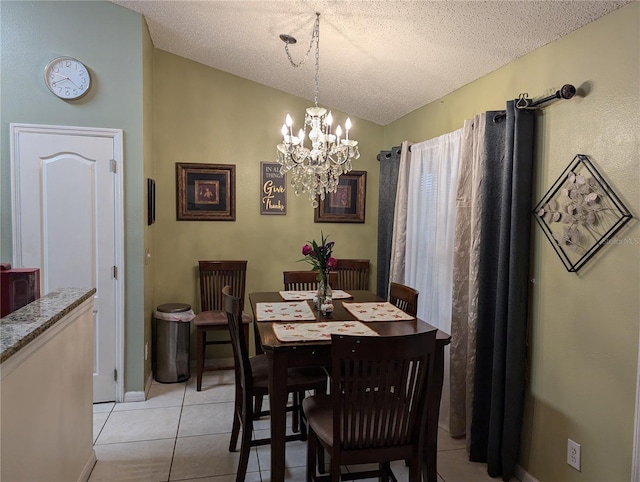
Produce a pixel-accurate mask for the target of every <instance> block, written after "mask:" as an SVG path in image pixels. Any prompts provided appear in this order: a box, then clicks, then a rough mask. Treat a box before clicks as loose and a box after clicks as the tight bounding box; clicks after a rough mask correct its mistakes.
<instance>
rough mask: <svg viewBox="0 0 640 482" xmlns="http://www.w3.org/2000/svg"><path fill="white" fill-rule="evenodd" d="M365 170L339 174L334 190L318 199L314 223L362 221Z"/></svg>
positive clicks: (365, 184)
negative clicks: (322, 199) (322, 198)
mask: <svg viewBox="0 0 640 482" xmlns="http://www.w3.org/2000/svg"><path fill="white" fill-rule="evenodd" d="M366 189H367V172H366V171H351V172H349V173H347V174H342V175H341V176H340V181H339V182H338V187H337V189H336V192H331V193H328V194H327V196H326V197H325V198H324V201H321V200H318V202H319V205H318V207H317V208H316V209H315V214H314V221H315V222H316V223H364V205H365V198H366V197H365V196H366Z"/></svg>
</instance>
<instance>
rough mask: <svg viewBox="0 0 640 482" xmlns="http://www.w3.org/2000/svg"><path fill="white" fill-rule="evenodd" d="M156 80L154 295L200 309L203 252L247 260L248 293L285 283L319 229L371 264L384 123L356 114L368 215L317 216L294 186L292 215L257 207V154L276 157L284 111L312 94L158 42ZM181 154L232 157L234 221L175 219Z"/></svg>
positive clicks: (343, 252)
mask: <svg viewBox="0 0 640 482" xmlns="http://www.w3.org/2000/svg"><path fill="white" fill-rule="evenodd" d="M311 81H312V79H310V82H311ZM153 82H154V106H155V111H154V112H155V142H154V149H155V166H154V169H155V174H156V183H157V184H156V189H157V208H156V209H157V221H156V224H155V250H154V252H153V253H152V258H153V259H155V260H156V261H155V280H156V281H155V296H156V302H157V304H162V303H169V302H182V303H189V304H191V305H192V307H193V308H194V310H195V311H196V312H197V311H198V310H199V301H198V273H197V265H198V260H202V259H246V260H248V266H247V270H248V273H247V293H251V292H253V291H273V290H278V289H282V271H283V270H288V269H309V267H308V265H307V264H304V263H298V262H297V260H299V259H300V258H301V257H302V254H301V248H302V245H303V244H304V243H305V242H306V241H307V240H310V239H319V238H320V232H321V231H322V232H324V234H325V235H329V236H330V239H331V240H333V241H335V243H336V246H335V249H334V255H335V256H336V257H343V258H355V257H357V258H369V259H371V261H372V269H373V271H374V273H375V269H376V263H375V259H376V249H377V247H376V245H377V228H378V224H377V211H378V196H377V186H378V161H377V160H376V156H377V154H378V152H379V151H380V150H381V149H382V148H383V143H382V133H383V129H382V127H380V126H378V125H375V124H372V123H370V122H366V121H363V120H361V119H357V118H352V121H353V129H352V136H353V137H354V138H355V139H357V140H358V141H359V143H360V147H361V149H360V154H361V157H360V159H359V160H357V161H355V162H354V163H353V164H354V170H361V171H366V172H367V197H366V208H365V223H364V224H344V223H342V224H335V223H331V224H327V223H314V220H313V219H314V211H313V208H312V206H311V202H310V201H309V198H308V197H307V196H306V194H305V195H302V196H300V197H297V196H296V195H295V194H294V193H293V191H289V192H288V193H287V214H286V215H284V216H281V215H260V198H261V184H260V162H262V161H265V162H275V158H276V145H277V144H278V143H279V142H280V141H281V134H280V126H282V123H283V122H284V118H285V115H286V113H287V112H290V113H291V115H292V116H294V118H295V117H297V118H298V119H300V118H301V117H302V115H303V114H304V110H305V109H306V108H307V107H309V106H310V105H311V104H312V102H310V101H307V100H304V99H301V98H298V97H294V96H291V95H288V94H285V93H283V92H280V91H277V90H274V89H271V88H268V87H265V86H263V85H260V84H257V83H255V82H251V81H248V80H245V79H242V78H239V77H236V76H233V75H230V74H227V73H224V72H221V71H218V70H215V69H211V68H209V67H206V66H204V65H202V64H198V63H196V62H192V61H189V60H186V59H184V58H182V57H178V56H175V55H172V54H169V53H167V52H164V51H161V50H156V51H155V58H154V76H153ZM310 87H311V85H310ZM321 99H322V91H321V92H320V101H321ZM333 117H334V119H337V122H339V123H341V124H343V123H344V120H345V119H346V117H347V116H346V115H345V114H343V113H341V112H338V111H335V110H334V111H333ZM177 162H193V163H204V164H234V165H235V166H236V177H237V180H236V221H235V222H231V221H177V220H176V166H175V164H176V163H177ZM372 282H373V283H374V286H375V277H374V278H373V279H372ZM192 352H193V347H192ZM218 353H219V352H218ZM228 355H230V352H229V353H228Z"/></svg>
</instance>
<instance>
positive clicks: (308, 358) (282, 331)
mask: <svg viewBox="0 0 640 482" xmlns="http://www.w3.org/2000/svg"><path fill="white" fill-rule="evenodd" d="M309 298H311V296H308V292H307V293H305V292H284V291H273V292H255V293H250V294H249V301H250V303H251V310H252V312H253V319H254V329H255V335H256V342H258V341H259V343H256V350H257V351H258V352H262V353H264V354H265V355H266V356H267V359H268V362H269V407H270V428H271V481H272V482H282V481H284V478H285V470H286V467H285V437H286V406H287V400H288V393H287V387H286V383H287V376H286V373H287V370H288V369H289V368H290V367H312V366H313V367H317V366H324V367H329V366H330V365H331V339H330V332H343V333H347V334H350V333H352V334H367V333H369V334H371V335H372V336H398V335H409V334H413V333H422V332H425V331H432V330H437V333H436V354H435V359H434V377H435V379H434V382H435V384H436V387H437V389H436V390H435V391H436V392H437V396H434V397H432V398H431V399H430V400H429V401H428V404H429V406H428V409H427V411H428V415H427V419H428V420H427V427H426V430H427V434H426V445H425V454H424V470H423V473H424V475H425V480H427V481H428V482H437V480H438V476H437V466H436V455H437V444H438V416H439V413H440V398H441V395H442V382H443V377H444V351H445V346H446V345H448V344H449V343H450V342H451V336H450V335H449V334H447V333H445V332H443V331H441V330H439V329H437V328H436V327H434V326H432V325H431V324H429V323H427V322H426V321H424V320H420V319H418V318H415V317H412V316H410V315H407V314H406V313H404V312H402V311H400V310H399V309H397V310H396V309H395V308H394V307H393V306H390V304H389V303H386V300H384V299H382V298H380V297H378V296H377V295H376V294H375V293H372V292H370V291H359V290H350V291H348V292H346V291H344V292H343V291H340V290H334V297H333V312H331V313H328V314H326V315H323V314H322V313H321V312H320V311H319V310H317V309H316V308H315V305H314V303H313V300H311V299H309ZM357 304H360V305H357ZM375 304H378V305H379V306H381V307H382V306H386V307H388V310H387V311H388V312H389V313H391V316H390V317H389V318H385V317H384V315H379V314H377V313H376V312H375V311H371V310H368V311H367V310H366V309H362V310H357V309H354V307H356V306H358V307H363V308H370V307H371V306H376V305H375ZM391 310H396V311H395V312H393V313H392V311H391ZM354 313H355V314H354ZM360 313H365V314H364V315H361V314H360ZM367 313H368V314H367ZM356 315H357V316H356ZM350 330H351V331H350Z"/></svg>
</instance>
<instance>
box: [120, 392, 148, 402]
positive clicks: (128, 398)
mask: <svg viewBox="0 0 640 482" xmlns="http://www.w3.org/2000/svg"><path fill="white" fill-rule="evenodd" d="M146 399H147V394H146V393H145V392H144V391H143V390H138V391H133V392H125V394H124V402H125V403H126V402H144V401H145V400H146Z"/></svg>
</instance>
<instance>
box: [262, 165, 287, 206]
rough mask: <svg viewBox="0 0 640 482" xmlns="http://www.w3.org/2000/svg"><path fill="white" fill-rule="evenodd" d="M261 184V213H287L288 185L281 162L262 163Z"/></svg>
mask: <svg viewBox="0 0 640 482" xmlns="http://www.w3.org/2000/svg"><path fill="white" fill-rule="evenodd" d="M260 185H261V186H262V190H261V191H260V214H287V186H286V180H285V175H284V174H282V173H281V172H280V164H278V163H277V162H261V163H260Z"/></svg>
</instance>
